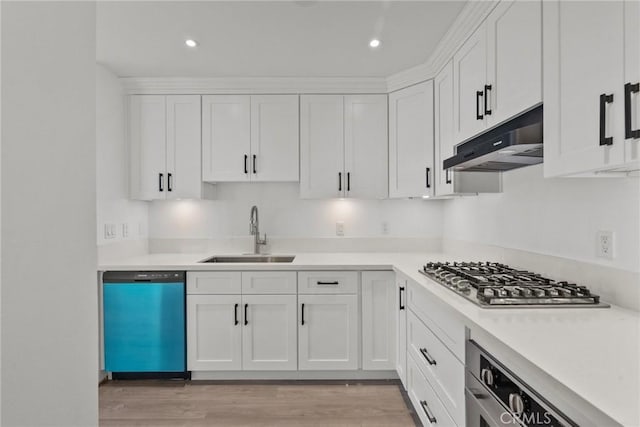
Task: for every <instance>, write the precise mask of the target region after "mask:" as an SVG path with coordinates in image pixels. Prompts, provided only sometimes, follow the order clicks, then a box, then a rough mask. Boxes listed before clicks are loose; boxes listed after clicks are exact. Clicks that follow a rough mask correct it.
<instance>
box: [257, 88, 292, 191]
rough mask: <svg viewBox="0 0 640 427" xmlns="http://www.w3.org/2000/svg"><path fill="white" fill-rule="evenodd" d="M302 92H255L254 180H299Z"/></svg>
mask: <svg viewBox="0 0 640 427" xmlns="http://www.w3.org/2000/svg"><path fill="white" fill-rule="evenodd" d="M298 116H299V114H298V95H252V96H251V168H250V169H251V173H250V175H251V180H252V181H298V180H299V173H298V169H299V156H298V147H299V143H298V136H299V135H298V123H299V117H298Z"/></svg>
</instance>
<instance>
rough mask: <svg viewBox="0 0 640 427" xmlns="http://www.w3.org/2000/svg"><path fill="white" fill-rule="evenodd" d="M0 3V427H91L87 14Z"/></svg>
mask: <svg viewBox="0 0 640 427" xmlns="http://www.w3.org/2000/svg"><path fill="white" fill-rule="evenodd" d="M2 3H3V4H2V8H3V10H2V67H3V68H2V89H3V92H2V113H3V117H2V124H3V126H2V150H3V153H2V167H1V172H2V179H1V184H2V189H1V196H2V272H1V273H2V333H1V340H2V378H1V387H2V419H1V424H2V425H4V426H18V425H20V426H42V425H47V426H74V425H75V426H91V425H97V419H98V391H97V387H96V372H97V370H98V338H97V337H98V325H97V316H96V306H97V293H96V287H95V284H96V233H95V230H96V198H95V190H96V181H95V180H96V178H95V167H96V151H95V4H94V3H92V2H66V3H62V2H7V1H3V2H2Z"/></svg>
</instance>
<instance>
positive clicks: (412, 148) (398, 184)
mask: <svg viewBox="0 0 640 427" xmlns="http://www.w3.org/2000/svg"><path fill="white" fill-rule="evenodd" d="M389 129H390V131H389V197H392V198H393V197H421V196H423V197H424V196H427V197H428V196H432V195H433V188H434V179H433V172H434V168H433V81H428V82H424V83H420V84H417V85H415V86H411V87H408V88H406V89H402V90H399V91H397V92H393V93H391V94H390V95H389Z"/></svg>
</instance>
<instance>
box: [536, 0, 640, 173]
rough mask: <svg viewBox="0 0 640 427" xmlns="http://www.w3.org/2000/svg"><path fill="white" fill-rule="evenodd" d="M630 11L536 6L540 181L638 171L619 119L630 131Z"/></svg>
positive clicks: (633, 60) (633, 98)
mask: <svg viewBox="0 0 640 427" xmlns="http://www.w3.org/2000/svg"><path fill="white" fill-rule="evenodd" d="M637 8H638V5H637V2H635V1H626V2H621V1H610V2H605V1H598V2H590V1H585V2H564V1H563V2H558V1H553V2H551V1H549V2H544V4H543V12H544V32H543V34H544V55H545V56H544V81H545V86H544V99H545V106H544V122H545V123H544V141H545V147H544V170H545V176H547V177H551V176H563V175H581V174H589V173H593V172H597V171H615V170H634V169H637V168H638V164H637V158H638V157H637V148H638V139H639V138H637V137H636V138H633V137H632V138H626V135H625V133H626V132H625V131H626V129H625V124H626V123H625V118H626V117H628V118H629V119H631V122H634V121H635V123H632V125H634V126H636V128H637V127H638V120H637V118H638V101H637V98H638V95H639V94H638V93H628V96H627V97H626V98H627V101H628V102H627V103H628V104H635V105H629V107H631V108H627V111H626V112H625V84H626V83H630V84H634V83H635V84H637V83H638V81H639V80H640V78H639V76H638V74H639V73H638V11H637ZM625 21H626V22H625ZM634 21H635V23H634ZM625 28H626V29H627V33H626V34H625ZM634 46H635V51H634ZM625 47H627V48H628V50H627V51H625ZM627 87H629V88H632V87H631V86H627ZM627 92H628V91H627ZM633 110H635V111H633ZM625 113H626V114H625ZM625 116H626V117H625ZM632 116H633V117H632ZM634 148H635V149H634ZM634 152H635V153H634Z"/></svg>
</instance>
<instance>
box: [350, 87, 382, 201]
mask: <svg viewBox="0 0 640 427" xmlns="http://www.w3.org/2000/svg"><path fill="white" fill-rule="evenodd" d="M344 114H345V120H344V139H345V145H344V170H345V174H346V182H345V185H344V187H345V196H346V197H359V198H363V199H382V198H386V197H387V194H388V180H387V167H388V159H387V153H388V150H389V146H388V142H387V141H388V130H387V96H386V95H348V96H345V97H344Z"/></svg>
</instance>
